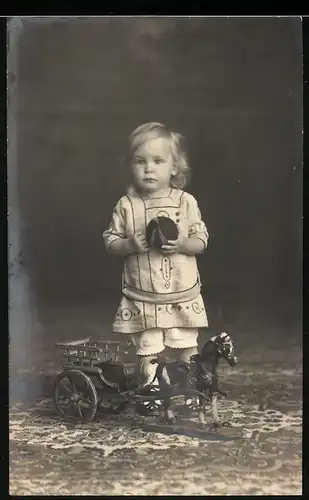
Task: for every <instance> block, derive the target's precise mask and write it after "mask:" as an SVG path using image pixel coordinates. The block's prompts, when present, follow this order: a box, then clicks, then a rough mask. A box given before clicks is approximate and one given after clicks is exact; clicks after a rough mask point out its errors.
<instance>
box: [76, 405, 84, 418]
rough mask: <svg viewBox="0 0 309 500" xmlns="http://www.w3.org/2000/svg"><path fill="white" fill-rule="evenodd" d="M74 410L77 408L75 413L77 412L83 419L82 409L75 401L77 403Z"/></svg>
mask: <svg viewBox="0 0 309 500" xmlns="http://www.w3.org/2000/svg"><path fill="white" fill-rule="evenodd" d="M76 408H77V411H78V414H79V416H80V418H81V419H83V413H82V409H81V407H80V405H79V401H77V403H76Z"/></svg>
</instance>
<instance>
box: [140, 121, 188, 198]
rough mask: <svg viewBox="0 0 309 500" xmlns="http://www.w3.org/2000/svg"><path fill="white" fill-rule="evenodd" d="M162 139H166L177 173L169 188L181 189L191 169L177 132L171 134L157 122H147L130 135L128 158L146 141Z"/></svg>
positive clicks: (173, 176)
mask: <svg viewBox="0 0 309 500" xmlns="http://www.w3.org/2000/svg"><path fill="white" fill-rule="evenodd" d="M159 137H163V138H164V139H168V141H169V142H170V146H171V153H172V157H173V161H174V167H175V170H176V171H177V173H176V174H175V175H172V177H171V180H170V185H171V187H174V188H178V189H182V188H184V187H185V186H186V185H187V183H188V181H189V178H190V173H191V169H190V167H189V164H188V158H187V154H186V152H185V149H184V144H183V143H184V137H183V136H182V135H181V134H178V133H177V132H172V131H171V130H169V129H168V128H167V127H166V126H165V125H163V124H162V123H159V122H147V123H143V124H142V125H139V126H138V127H137V128H136V129H135V130H134V131H133V132H132V134H131V135H130V156H131V155H132V154H133V153H134V151H136V149H137V148H139V147H140V146H141V145H142V144H144V143H145V142H146V141H148V140H151V139H157V138H159Z"/></svg>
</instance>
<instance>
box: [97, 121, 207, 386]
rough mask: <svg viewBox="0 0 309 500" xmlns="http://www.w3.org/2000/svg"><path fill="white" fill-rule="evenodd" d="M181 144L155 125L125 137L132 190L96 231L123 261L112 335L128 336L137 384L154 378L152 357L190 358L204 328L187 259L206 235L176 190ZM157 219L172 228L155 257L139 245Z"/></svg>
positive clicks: (184, 168) (190, 200) (181, 178)
mask: <svg viewBox="0 0 309 500" xmlns="http://www.w3.org/2000/svg"><path fill="white" fill-rule="evenodd" d="M181 141H182V137H181V135H180V134H177V133H174V132H171V131H170V130H168V129H167V128H166V127H165V126H164V125H162V124H161V123H145V124H143V125H141V126H139V127H138V128H137V129H136V130H135V131H134V132H133V133H132V135H131V137H130V167H131V173H132V185H131V186H130V187H129V189H128V191H127V194H126V195H125V196H123V197H122V198H121V199H120V200H119V201H118V203H117V204H116V206H115V208H114V211H113V214H112V221H111V223H110V226H109V228H108V229H107V230H106V231H104V233H103V238H104V243H105V246H106V249H107V250H108V252H110V253H113V254H115V255H119V256H121V257H124V258H125V261H124V271H123V276H122V298H121V301H120V305H119V307H118V311H117V314H116V318H115V321H114V324H113V332H117V333H123V334H129V335H131V339H132V341H133V343H134V345H135V348H136V353H137V355H138V358H139V362H140V376H141V380H142V382H143V383H144V384H145V385H147V384H149V383H151V382H152V380H153V378H154V376H155V371H156V367H157V365H156V364H154V363H152V362H151V361H152V360H153V359H154V358H156V357H157V355H158V353H160V352H162V351H163V350H164V349H165V347H168V348H170V349H171V352H172V353H173V354H175V355H176V353H177V354H179V358H180V359H182V360H184V361H189V360H190V357H191V356H192V355H193V354H196V353H197V345H198V344H197V339H198V329H199V328H202V327H206V326H208V321H207V315H206V311H205V307H204V303H203V299H202V296H201V293H200V290H201V282H200V277H199V272H198V268H197V262H196V257H195V255H196V254H202V253H203V252H204V251H205V249H206V247H207V242H208V232H207V229H206V226H205V224H204V222H203V221H202V219H201V213H200V210H199V208H198V205H197V202H196V200H195V198H194V197H193V196H192V195H191V194H189V193H187V192H185V191H183V190H182V189H183V188H184V186H185V185H186V182H187V180H188V174H189V172H190V169H189V166H188V163H187V158H186V155H185V152H184V151H183V149H182V146H181ZM157 216H166V217H169V218H171V219H172V220H173V221H174V222H175V223H176V224H177V226H178V230H179V236H178V239H177V240H175V241H169V242H168V244H167V245H165V246H164V247H162V252H160V251H157V250H154V249H152V248H150V247H149V245H148V243H147V241H146V227H147V225H148V223H149V221H150V220H151V219H153V218H155V217H157Z"/></svg>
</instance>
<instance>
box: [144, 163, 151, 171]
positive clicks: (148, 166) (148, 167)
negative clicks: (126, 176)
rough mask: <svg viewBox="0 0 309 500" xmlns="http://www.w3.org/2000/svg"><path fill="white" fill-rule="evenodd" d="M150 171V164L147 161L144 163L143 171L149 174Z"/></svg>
mask: <svg viewBox="0 0 309 500" xmlns="http://www.w3.org/2000/svg"><path fill="white" fill-rule="evenodd" d="M151 169H152V165H151V162H149V161H147V162H146V163H145V171H146V172H149V171H150V170H151Z"/></svg>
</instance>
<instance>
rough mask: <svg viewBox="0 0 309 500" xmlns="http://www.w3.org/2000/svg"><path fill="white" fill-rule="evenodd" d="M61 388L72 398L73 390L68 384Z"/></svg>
mask: <svg viewBox="0 0 309 500" xmlns="http://www.w3.org/2000/svg"><path fill="white" fill-rule="evenodd" d="M61 388H62V389H64V392H66V393H67V394H69V395H70V396H71V395H72V389H70V387H68V386H67V385H66V384H61Z"/></svg>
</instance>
